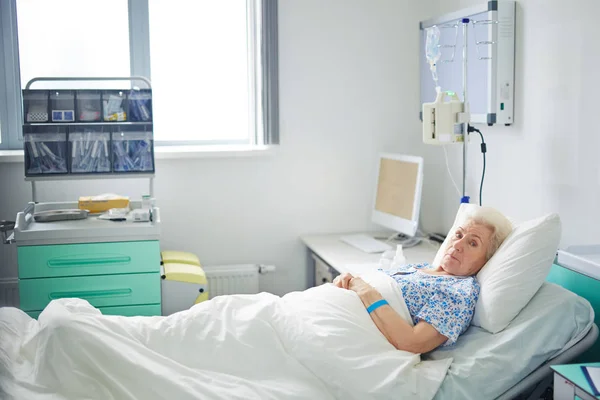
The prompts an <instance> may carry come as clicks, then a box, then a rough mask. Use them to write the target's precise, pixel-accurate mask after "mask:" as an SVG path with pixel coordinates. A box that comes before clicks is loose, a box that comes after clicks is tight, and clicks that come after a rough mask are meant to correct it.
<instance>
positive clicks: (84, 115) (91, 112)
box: [75, 90, 102, 122]
mask: <svg viewBox="0 0 600 400" xmlns="http://www.w3.org/2000/svg"><path fill="white" fill-rule="evenodd" d="M75 99H76V102H77V121H79V122H95V121H100V120H101V119H102V92H100V91H99V90H80V91H78V92H77V93H76V94H75Z"/></svg>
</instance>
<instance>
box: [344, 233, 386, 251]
mask: <svg viewBox="0 0 600 400" xmlns="http://www.w3.org/2000/svg"><path fill="white" fill-rule="evenodd" d="M340 240H341V241H342V242H344V243H346V244H349V245H350V246H352V247H356V248H357V249H359V250H362V251H363V252H365V253H383V252H384V251H386V250H391V249H392V248H393V247H392V246H390V245H389V244H387V243H384V242H380V241H379V240H376V239H373V238H372V237H371V236H368V235H345V236H341V237H340Z"/></svg>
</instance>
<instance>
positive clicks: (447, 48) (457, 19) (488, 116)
mask: <svg viewBox="0 0 600 400" xmlns="http://www.w3.org/2000/svg"><path fill="white" fill-rule="evenodd" d="M515 9H516V6H515V2H514V1H509V0H494V1H488V2H486V3H484V4H482V5H479V6H474V7H470V8H466V9H462V10H459V11H456V12H452V13H449V14H446V15H443V16H441V17H439V18H433V19H430V20H427V21H421V23H420V30H421V46H420V48H421V56H420V63H421V67H420V70H421V73H420V80H421V102H420V103H421V104H424V103H436V102H437V100H436V99H437V97H438V96H439V91H440V89H441V90H443V91H451V92H454V93H457V94H459V95H461V96H463V89H464V88H466V96H465V97H467V98H468V109H467V110H466V111H467V112H468V113H469V115H470V116H469V121H468V122H470V123H471V124H477V123H483V124H488V125H494V124H505V125H510V124H512V123H513V122H514V116H513V114H514V69H515ZM465 38H466V40H465ZM428 43H429V44H430V45H431V44H432V43H433V45H432V46H429V47H428V46H427V44H428ZM465 60H468V62H467V63H466V65H467V67H466V68H463V65H464V63H463V61H465ZM432 61H433V62H432ZM432 67H434V69H435V71H433V70H432ZM432 73H433V79H432ZM438 87H439V88H440V89H436V88H438ZM452 101H453V100H451V102H452ZM463 101H464V98H463ZM448 107H450V106H448ZM426 118H429V117H428V116H427V117H426V116H425V115H422V116H421V119H422V120H423V121H424V122H425V119H426ZM427 129H429V128H427Z"/></svg>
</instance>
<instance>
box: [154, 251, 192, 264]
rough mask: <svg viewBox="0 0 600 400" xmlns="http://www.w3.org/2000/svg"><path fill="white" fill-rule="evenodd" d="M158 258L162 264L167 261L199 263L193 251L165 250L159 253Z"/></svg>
mask: <svg viewBox="0 0 600 400" xmlns="http://www.w3.org/2000/svg"><path fill="white" fill-rule="evenodd" d="M160 258H161V260H162V263H163V264H168V263H179V264H190V265H197V266H199V267H200V266H201V265H200V260H199V259H198V257H197V256H196V255H195V254H193V253H187V252H185V251H172V250H167V251H163V252H161V253H160Z"/></svg>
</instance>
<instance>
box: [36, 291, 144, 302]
mask: <svg viewBox="0 0 600 400" xmlns="http://www.w3.org/2000/svg"><path fill="white" fill-rule="evenodd" d="M132 292H133V290H131V289H112V290H84V291H80V292H55V293H50V294H49V295H48V297H50V300H56V299H64V298H70V297H77V298H86V297H87V298H89V297H93V298H99V297H125V296H130V295H131V293H132Z"/></svg>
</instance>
